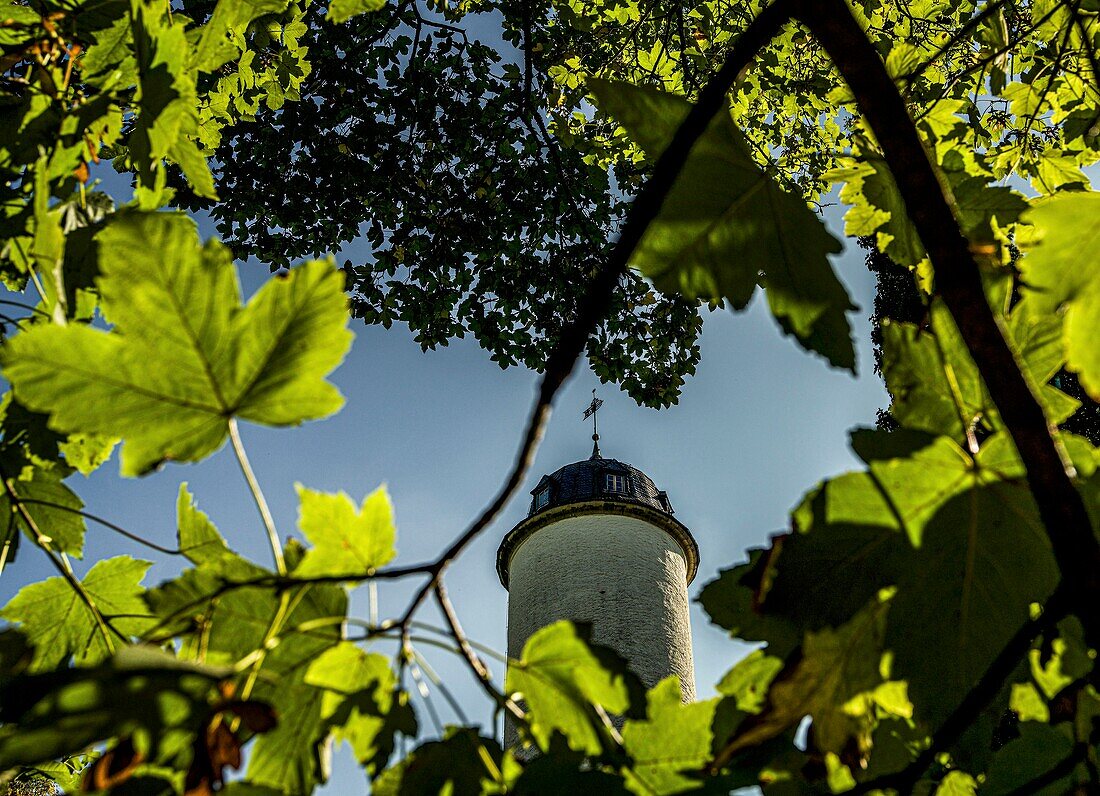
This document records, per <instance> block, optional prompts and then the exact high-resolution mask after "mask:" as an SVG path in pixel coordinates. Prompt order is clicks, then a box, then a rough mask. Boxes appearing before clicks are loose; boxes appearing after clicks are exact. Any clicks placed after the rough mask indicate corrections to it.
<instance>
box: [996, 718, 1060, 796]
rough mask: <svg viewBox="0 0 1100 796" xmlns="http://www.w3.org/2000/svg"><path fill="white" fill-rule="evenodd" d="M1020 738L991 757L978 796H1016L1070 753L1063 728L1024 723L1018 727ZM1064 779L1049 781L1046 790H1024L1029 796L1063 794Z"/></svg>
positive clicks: (1029, 722)
mask: <svg viewBox="0 0 1100 796" xmlns="http://www.w3.org/2000/svg"><path fill="white" fill-rule="evenodd" d="M1019 729H1020V737H1019V738H1016V739H1015V740H1013V741H1010V742H1009V743H1008V744H1006V745H1005V747H1004V748H1003V749H1001V750H1000V751H998V752H997V754H995V755H994V756H993V763H992V764H991V765H990V767H989V772H988V774H987V775H986V781H985V784H984V785H983V786H982V791H981V792H982V796H985V794H989V796H1004V794H1008V793H1018V792H1020V791H1019V789H1020V788H1023V787H1024V786H1026V785H1028V784H1029V783H1030V782H1031V781H1032V780H1034V779H1037V778H1038V777H1039V776H1041V775H1043V774H1045V773H1046V772H1048V771H1050V770H1051V769H1052V768H1054V767H1055V766H1057V765H1058V764H1059V763H1061V762H1062V761H1063V760H1065V759H1066V758H1068V757H1069V756H1070V754H1072V752H1073V737H1072V734H1071V733H1070V731H1069V729H1068V728H1067V727H1064V726H1061V727H1053V726H1051V725H1049V724H1040V723H1037V722H1033V721H1025V722H1023V723H1021V724H1020V728H1019ZM1071 774H1072V772H1069V773H1067V774H1066V776H1065V777H1062V778H1061V779H1058V780H1056V781H1054V782H1050V783H1048V784H1047V785H1046V787H1043V788H1039V789H1036V790H1028V791H1027V793H1028V794H1030V796H1055V795H1056V794H1063V793H1066V792H1067V784H1068V783H1067V780H1068V779H1069V777H1070V775H1071Z"/></svg>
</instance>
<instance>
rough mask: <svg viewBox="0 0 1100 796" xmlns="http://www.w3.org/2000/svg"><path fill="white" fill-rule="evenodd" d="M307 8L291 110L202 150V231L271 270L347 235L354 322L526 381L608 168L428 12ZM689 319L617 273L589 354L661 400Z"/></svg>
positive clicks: (678, 366) (570, 297)
mask: <svg viewBox="0 0 1100 796" xmlns="http://www.w3.org/2000/svg"><path fill="white" fill-rule="evenodd" d="M320 14H321V10H320V9H319V8H311V9H310V10H309V11H308V17H307V21H308V22H309V23H310V25H309V30H308V33H306V34H305V35H304V36H303V37H302V39H301V41H302V42H303V44H304V45H307V46H308V48H309V60H310V62H311V65H312V67H311V68H312V71H311V72H310V74H309V76H308V77H306V78H305V80H304V82H303V83H302V86H301V95H302V102H300V103H296V104H293V105H286V106H285V107H282V108H272V107H268V108H261V109H259V110H258V111H257V113H256V123H255V124H248V125H242V126H238V127H235V128H233V129H232V131H231V132H230V131H226V135H225V138H224V141H223V143H222V145H221V146H220V147H219V148H218V149H217V151H216V156H217V160H218V161H219V167H218V169H217V171H216V181H217V187H218V193H219V195H220V196H221V197H222V199H223V200H224V201H223V202H222V203H219V204H215V205H213V206H211V207H210V212H211V215H212V216H213V217H214V218H215V219H217V220H218V221H219V231H220V233H221V234H222V235H223V236H224V239H225V240H226V241H227V242H228V243H229V244H230V245H231V246H233V247H234V249H235V250H236V251H237V252H238V254H240V255H254V256H256V257H259V258H260V259H262V260H264V261H266V262H270V263H272V264H273V265H283V264H286V263H288V262H290V261H291V260H293V259H294V258H297V257H302V256H314V255H316V254H318V253H322V252H328V251H334V250H336V249H338V248H339V247H340V246H342V245H344V244H347V243H349V242H352V241H355V242H356V246H355V249H354V251H355V259H349V260H347V261H346V262H345V264H344V271H345V272H346V273H347V274H348V278H349V288H350V290H351V291H352V309H353V313H354V314H355V316H356V317H359V318H362V319H363V320H365V321H366V322H368V323H378V324H382V325H384V326H386V327H387V328H388V327H389V326H390V325H391V324H393V323H404V324H407V325H408V326H409V328H410V329H411V330H412V331H413V332H414V333H415V335H416V340H417V342H419V343H420V344H421V346H422V347H423V348H425V349H428V348H435V347H436V346H440V345H447V343H448V342H449V341H450V340H452V339H455V338H461V337H465V336H467V335H469V336H471V337H473V338H474V339H476V340H477V341H478V343H479V344H480V345H481V346H482V347H483V348H485V349H486V350H487V351H488V352H490V355H491V357H492V359H493V361H495V362H497V363H499V364H500V366H501V367H508V366H513V365H517V364H523V365H525V366H527V367H529V368H531V369H533V370H536V371H541V370H542V369H543V367H544V366H545V363H546V360H547V358H548V357H549V353H550V351H551V350H552V348H553V346H554V344H555V342H556V341H557V339H558V337H559V336H560V333H561V330H562V328H563V327H564V326H565V325H566V324H568V323H569V321H570V320H571V319H572V318H573V317H574V316H575V315H576V313H577V307H578V305H579V303H580V302H581V300H582V298H583V294H584V285H585V284H586V279H587V278H588V276H589V275H590V274H591V273H592V272H593V271H594V270H595V269H597V268H598V267H599V264H600V263H601V262H602V261H603V259H604V258H606V256H607V251H608V239H609V238H610V237H611V234H612V231H613V229H614V227H615V225H616V223H617V222H618V221H619V218H620V214H621V207H620V206H619V205H618V204H617V203H616V202H615V201H614V199H613V196H612V192H611V187H610V183H609V178H608V174H607V173H606V171H605V170H604V169H602V168H600V167H598V166H594V165H591V164H587V163H585V162H584V160H583V159H582V158H581V156H580V155H579V154H578V153H577V152H575V151H573V150H570V149H566V148H563V147H562V146H561V144H560V142H558V141H557V140H555V139H554V138H553V137H551V136H550V135H549V133H548V131H547V130H546V128H545V126H544V125H545V122H544V119H543V115H544V114H543V112H542V110H541V102H542V98H541V96H540V94H539V92H538V90H537V85H535V84H533V83H532V80H531V77H530V76H529V75H528V76H527V77H526V78H525V75H524V73H523V72H522V71H521V69H520V68H518V67H517V66H516V65H515V64H514V63H504V62H502V58H501V55H500V54H499V53H498V52H497V51H495V50H494V49H492V48H491V47H490V46H488V45H486V44H484V43H482V42H480V41H477V40H475V39H473V38H471V37H469V36H467V34H466V33H465V32H464V30H463V29H461V28H459V27H456V26H454V25H450V24H447V23H444V22H441V21H439V17H438V14H435V13H434V12H428V11H423V12H422V11H421V10H420V9H419V8H418V7H417V5H416V4H415V3H401V4H397V5H394V6H391V7H389V8H386V9H384V10H383V11H381V12H379V13H377V14H369V15H364V16H361V17H356V18H354V19H352V20H351V21H350V22H348V23H347V24H345V25H340V26H328V25H322V24H320ZM196 206H199V205H198V204H197V205H196ZM700 324H701V319H700V318H699V315H698V312H697V311H696V309H695V307H694V305H693V303H691V302H689V301H685V300H684V299H683V298H680V297H677V296H664V295H661V294H660V293H658V292H656V291H654V290H653V289H652V287H650V286H649V285H648V284H646V283H645V281H644V280H642V279H641V278H640V277H639V276H637V275H636V274H629V275H626V276H624V277H623V278H622V280H621V281H620V284H619V289H618V290H617V291H616V294H615V298H614V306H613V308H612V311H611V313H610V314H609V316H608V318H607V320H606V322H605V323H604V324H602V326H601V328H600V331H599V333H598V334H597V335H596V336H594V337H593V338H592V339H591V341H590V343H589V349H588V354H589V360H590V362H591V364H592V367H593V368H594V369H595V372H596V373H597V374H598V375H599V376H600V377H601V378H602V379H604V380H610V381H614V382H616V383H619V384H620V385H622V387H623V388H624V389H625V390H627V391H628V392H629V393H630V394H631V395H632V396H633V397H634V398H635V399H636V400H638V401H639V402H640V403H644V404H647V405H650V406H654V407H660V406H666V405H668V404H670V403H674V402H675V401H676V399H677V396H678V395H679V391H680V388H681V387H682V385H683V383H684V379H685V377H686V376H688V375H690V374H692V373H693V372H694V370H695V364H696V362H697V361H698V358H699V350H698V346H697V345H696V338H697V336H698V333H699V328H700Z"/></svg>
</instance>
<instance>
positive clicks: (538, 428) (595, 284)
mask: <svg viewBox="0 0 1100 796" xmlns="http://www.w3.org/2000/svg"><path fill="white" fill-rule="evenodd" d="M788 19H789V6H788V5H787V4H786V3H784V2H779V3H776V4H774V5H772V6H769V7H768V8H766V9H764V11H763V12H761V14H760V16H759V17H757V18H756V20H755V21H754V22H753V23H752V25H750V26H749V28H748V30H746V31H745V33H744V34H743V35H742V36H741V38H740V39H738V41H737V43H736V44H735V45H734V47H733V49H732V50H731V51H730V54H729V55H728V56H727V58H726V61H725V63H724V64H723V65H722V68H721V69H720V70H718V72H717V73H716V74H715V75H714V77H712V78H711V79H710V81H709V82H708V83H707V85H706V86H705V87H704V88H703V90H702V92H701V93H700V95H699V101H698V102H697V103H696V104H695V105H694V106H693V107H692V109H691V112H690V113H689V114H688V115H687V118H686V119H684V121H683V123H682V124H681V125H680V127H679V129H678V130H677V131H676V135H675V136H674V137H673V139H672V143H670V144H669V146H668V148H667V149H666V150H665V151H664V153H663V154H662V155H661V157H660V159H659V160H658V161H657V165H656V167H655V168H654V169H653V176H651V177H650V178H649V180H647V181H646V184H645V185H644V186H643V187H642V190H641V191H639V192H638V196H637V197H636V198H635V199H634V202H633V203H632V204H631V206H630V212H629V214H628V215H627V219H626V223H625V224H624V225H623V229H622V232H621V234H620V235H619V240H618V241H617V242H616V243H615V248H614V249H613V250H612V252H611V255H610V256H609V258H608V260H607V262H606V263H604V265H603V267H601V268H600V270H599V271H597V272H596V274H595V275H594V276H593V277H592V279H591V281H590V282H589V284H588V289H587V290H586V291H585V294H584V298H583V299H582V301H581V304H580V307H579V308H578V311H577V315H576V317H575V318H573V320H572V321H571V322H570V323H569V325H568V326H566V327H565V329H564V330H563V332H562V335H561V337H560V338H558V342H557V344H556V345H555V346H554V350H553V351H551V352H550V356H549V357H548V359H547V362H546V373H545V375H544V376H543V378H542V385H541V386H540V388H539V395H538V398H537V399H536V401H535V406H534V407H533V408H532V410H531V415H530V418H529V419H528V422H527V431H526V433H525V434H524V438H523V443H522V444H521V445H520V449H519V452H518V453H517V455H516V461H515V464H514V465H513V466H512V470H511V472H510V473H509V474H508V477H507V479H506V480H505V482H504V484H503V485H502V486H501V488H500V491H499V492H498V493H497V496H496V498H494V499H493V502H492V503H490V504H489V506H488V507H487V508H486V509H485V510H484V511H483V512H482V514H481V516H480V517H478V518H477V520H476V521H475V522H474V523H473V525H471V526H470V527H469V528H468V529H467V530H466V531H465V532H463V534H462V535H461V536H459V537H458V539H456V540H455V541H454V542H453V543H452V544H451V546H450V547H449V548H447V550H445V551H444V552H443V554H442V555H441V556H440V557H439V558H438V559H437V560H436V563H435V565H434V569H435V571H434V573H433V574H432V577H431V579H430V580H429V581H428V583H425V584H424V586H423V587H422V588H421V589H420V591H418V592H417V594H416V596H415V597H413V599H412V601H411V602H410V603H409V606H408V608H407V609H406V610H405V613H404V615H403V616H402V619H401V625H402V626H403V627H407V626H408V623H409V622H410V621H411V620H412V617H413V614H415V613H416V611H417V610H418V609H419V608H420V606H421V605H422V604H423V603H424V600H425V599H427V597H428V595H429V594H431V592H432V590H433V589H434V588H435V585H436V583H438V582H439V579H440V578H441V577H442V576H443V572H444V570H446V568H447V567H448V566H449V565H450V563H451V562H452V561H453V560H454V559H455V558H456V557H457V556H458V555H459V554H460V553H461V552H462V551H463V550H464V549H465V548H466V546H467V545H468V544H469V543H470V542H472V541H473V540H474V539H475V538H477V536H478V535H479V534H480V533H481V532H482V531H483V530H485V528H486V527H488V525H489V524H490V523H492V522H493V520H495V519H496V518H497V515H499V513H500V511H501V510H502V509H503V508H504V506H505V505H506V504H507V503H508V501H509V500H511V498H512V496H513V495H514V494H515V493H516V491H517V490H518V489H519V486H520V484H521V483H522V482H523V478H524V476H525V475H526V473H527V470H528V468H529V467H530V465H531V461H532V460H533V459H534V455H535V449H536V448H537V447H538V442H539V440H540V439H541V437H542V432H543V429H544V428H545V425H546V421H547V420H548V419H549V416H550V405H551V403H552V402H553V400H554V396H555V395H556V394H557V392H558V390H559V389H560V388H561V386H562V384H563V383H564V382H565V380H566V379H567V378H569V374H570V373H572V372H573V368H574V366H575V365H576V364H577V359H578V358H579V357H580V355H581V353H582V352H583V351H584V347H585V344H586V343H587V342H588V338H589V336H590V335H591V334H592V332H593V331H595V329H596V327H597V325H598V324H599V323H600V321H601V320H603V318H604V317H605V316H606V315H607V313H608V312H609V311H610V308H611V300H612V296H613V294H614V290H615V286H616V285H617V284H618V281H619V278H620V277H621V276H622V275H623V274H625V273H626V269H627V263H628V262H629V261H630V258H631V256H632V255H633V254H634V249H636V248H637V246H638V244H639V242H641V239H642V235H643V234H644V233H645V231H646V228H647V227H648V226H649V224H650V222H652V221H653V219H655V218H656V217H657V214H658V213H659V212H660V210H661V206H662V205H663V204H664V200H665V197H666V196H667V195H668V193H669V191H670V190H671V189H672V186H673V183H675V182H676V178H677V176H678V175H679V174H680V170H681V169H682V168H683V166H684V163H685V162H686V161H687V157H688V153H689V152H691V148H692V147H693V146H694V145H695V142H696V141H698V140H699V137H700V136H701V135H702V134H703V132H704V131H705V130H706V129H707V125H709V124H710V120H711V119H713V118H714V116H715V115H716V114H717V113H718V112H719V111H724V110H725V109H726V107H727V102H728V100H727V99H726V94H727V92H728V91H729V89H730V87H731V86H732V85H733V82H734V80H736V79H737V76H738V75H739V74H740V73H741V71H742V70H744V69H745V68H746V67H747V66H748V65H749V63H750V62H751V61H752V59H753V58H754V57H755V55H756V53H757V51H758V50H759V49H760V48H761V47H763V46H764V45H765V44H767V43H768V41H770V40H771V39H772V38H773V37H774V36H775V35H776V34H777V33H778V32H779V29H780V28H781V27H782V26H783V24H784V23H786V22H787V20H788Z"/></svg>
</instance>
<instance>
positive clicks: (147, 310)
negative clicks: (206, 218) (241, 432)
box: [4, 213, 351, 475]
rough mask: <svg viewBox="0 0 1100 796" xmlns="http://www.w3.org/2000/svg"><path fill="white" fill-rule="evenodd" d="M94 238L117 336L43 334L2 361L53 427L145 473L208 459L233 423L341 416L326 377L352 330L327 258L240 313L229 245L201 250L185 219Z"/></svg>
mask: <svg viewBox="0 0 1100 796" xmlns="http://www.w3.org/2000/svg"><path fill="white" fill-rule="evenodd" d="M98 240H99V261H100V269H101V272H102V276H101V278H100V280H99V288H100V291H101V293H102V297H103V310H104V313H105V314H106V316H107V318H108V319H109V320H110V321H111V322H112V323H114V324H115V328H114V331H113V332H110V333H108V332H102V331H99V330H98V329H93V328H90V327H87V326H80V325H75V324H70V325H69V326H65V327H61V326H56V325H42V326H37V327H35V328H33V329H29V330H28V331H26V332H25V333H22V334H19V335H17V336H16V337H15V338H13V339H12V340H11V341H9V343H8V345H7V349H6V351H5V352H4V369H5V375H6V376H7V377H8V379H9V380H11V382H12V384H13V387H14V390H15V392H16V395H17V397H19V399H20V400H21V401H23V402H24V403H26V404H27V405H28V406H30V407H32V408H35V409H37V410H38V411H44V412H49V413H50V415H51V420H50V422H51V424H52V425H54V426H55V427H57V428H63V429H65V430H66V431H71V432H90V433H100V434H105V435H108V436H117V437H122V438H123V439H124V440H125V442H124V446H123V449H122V472H123V474H125V475H138V474H141V473H145V472H148V471H149V470H150V469H152V468H154V467H156V466H157V465H158V464H160V463H161V462H163V461H165V460H167V459H175V460H179V461H196V460H198V459H201V458H203V457H204V456H206V455H208V454H210V453H212V452H213V451H214V450H216V449H217V448H218V447H219V446H220V445H221V444H222V443H223V442H224V440H225V437H226V435H227V433H228V422H229V419H230V418H231V417H234V416H237V417H241V418H244V419H246V420H252V421H254V422H257V423H264V424H268V425H278V426H281V425H292V424H297V423H300V422H302V421H303V420H308V419H312V418H317V417H324V416H326V415H329V414H331V413H332V412H334V411H336V410H337V409H339V407H340V405H341V404H342V398H341V397H340V394H339V392H338V391H337V390H336V388H335V387H333V386H332V385H331V384H329V383H327V382H326V381H324V376H325V375H326V374H327V373H328V372H329V371H331V370H332V369H333V368H334V367H336V365H338V364H339V363H340V361H341V360H342V359H343V356H344V353H345V352H346V351H347V347H348V345H349V343H350V340H351V334H350V333H349V332H348V331H347V330H346V329H345V325H346V322H347V308H346V304H347V299H346V297H345V296H344V293H343V291H342V282H343V280H342V277H341V275H340V274H339V273H338V272H337V271H336V270H335V269H334V268H333V267H332V265H331V263H326V262H324V261H313V262H310V263H306V264H305V265H302V266H299V267H297V268H294V269H293V270H291V272H290V273H289V275H288V276H287V277H285V278H282V279H279V278H276V279H272V280H270V281H269V282H267V283H266V284H265V285H264V286H263V287H262V288H261V289H260V290H259V291H258V292H257V293H256V295H255V296H253V297H252V299H251V300H250V301H249V302H248V305H247V306H245V307H241V305H240V291H239V287H238V286H237V282H236V274H235V271H234V269H233V265H232V257H231V255H230V254H229V252H228V250H226V249H225V248H224V247H223V246H221V245H220V244H219V243H217V242H216V241H210V242H208V243H207V244H206V246H204V247H200V246H199V245H198V239H197V235H196V230H195V225H194V222H192V221H190V220H189V219H187V218H186V217H185V216H182V215H177V214H170V213H151V214H143V213H133V214H129V215H127V216H125V217H122V218H118V219H117V220H115V221H113V222H112V223H111V224H110V225H109V226H108V227H107V229H105V230H104V231H103V232H101V233H100V234H99V236H98ZM150 253H154V255H153V256H150Z"/></svg>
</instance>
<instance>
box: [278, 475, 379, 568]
mask: <svg viewBox="0 0 1100 796" xmlns="http://www.w3.org/2000/svg"><path fill="white" fill-rule="evenodd" d="M297 490H298V500H299V507H298V527H299V528H300V529H301V531H302V533H303V534H304V535H305V537H306V538H307V539H308V540H309V541H310V542H311V543H312V544H313V549H312V550H309V551H308V552H307V553H306V555H305V558H303V559H302V563H300V564H299V565H298V566H297V567H296V568H295V569H294V574H295V575H296V576H300V577H311V576H315V575H325V576H332V575H350V576H357V577H362V576H364V575H368V574H370V573H371V572H373V571H374V570H376V569H378V568H379V567H381V566H383V565H384V564H386V563H388V562H389V561H390V560H391V559H392V558H393V557H394V556H395V555H397V551H396V550H395V549H394V546H393V543H394V539H395V537H396V530H395V528H394V524H393V505H392V504H391V503H390V497H389V494H388V493H387V492H386V488H385V487H384V486H383V487H379V488H378V489H376V490H375V491H374V492H372V493H371V494H369V495H367V496H366V497H365V498H363V504H362V506H360V507H359V508H358V510H357V509H356V507H355V504H354V503H353V502H352V500H351V498H350V497H348V496H347V495H346V494H345V493H343V492H340V493H339V494H325V493H322V492H314V491H313V490H311V489H306V488H305V487H303V486H302V485H301V484H298V485H297Z"/></svg>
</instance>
